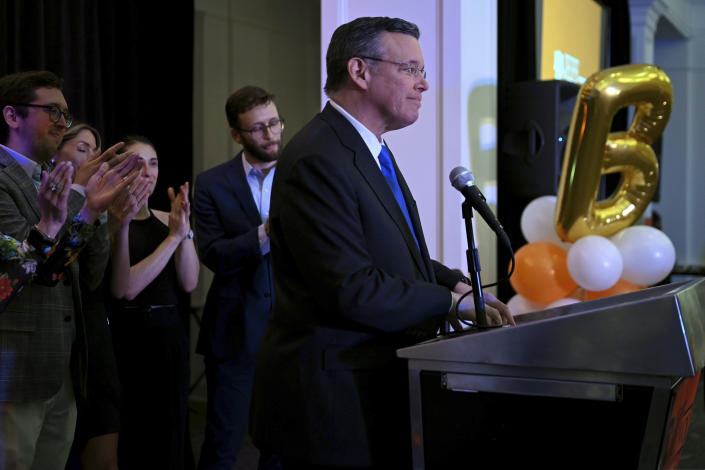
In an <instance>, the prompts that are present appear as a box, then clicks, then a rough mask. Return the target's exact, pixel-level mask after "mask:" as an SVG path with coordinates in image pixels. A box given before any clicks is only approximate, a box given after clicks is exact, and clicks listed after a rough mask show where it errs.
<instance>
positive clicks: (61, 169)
mask: <svg viewBox="0 0 705 470" xmlns="http://www.w3.org/2000/svg"><path fill="white" fill-rule="evenodd" d="M72 176H73V165H71V163H69V162H60V163H59V164H58V165H56V167H55V168H54V170H53V171H52V172H51V174H47V172H46V171H43V172H42V183H41V185H40V186H39V191H38V194H37V195H38V199H39V212H40V219H39V223H37V228H38V229H39V231H41V232H42V233H43V234H45V235H46V236H48V237H49V238H54V237H55V236H56V234H57V233H59V230H61V227H62V226H63V225H64V222H65V221H66V216H67V213H68V207H67V202H68V198H69V193H70V192H71V177H72Z"/></svg>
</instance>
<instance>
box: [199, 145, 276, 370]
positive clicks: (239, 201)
mask: <svg viewBox="0 0 705 470" xmlns="http://www.w3.org/2000/svg"><path fill="white" fill-rule="evenodd" d="M242 158H243V157H242V153H240V154H238V155H237V156H236V157H235V158H233V159H232V160H230V161H228V162H226V163H223V164H222V165H218V166H216V167H214V168H211V169H210V170H207V171H204V172H203V173H201V174H200V175H198V177H197V178H196V187H195V194H194V200H193V208H194V213H195V221H196V225H195V226H196V242H197V244H198V250H199V252H200V257H201V261H202V262H203V264H205V265H206V267H208V269H210V270H211V271H213V273H214V274H215V277H214V278H213V282H212V284H211V287H210V289H209V291H208V296H207V298H206V304H205V307H204V310H203V318H202V321H201V329H200V332H199V335H198V343H197V345H196V351H197V352H198V353H200V354H204V355H205V356H206V357H211V358H215V359H227V358H235V357H238V358H242V357H243V355H246V356H245V357H246V358H249V359H251V360H252V361H254V358H255V354H256V352H257V348H258V346H259V343H260V340H261V339H262V335H263V334H264V329H265V326H266V324H267V319H268V318H269V313H270V312H271V310H272V303H273V292H274V288H273V284H272V267H271V262H270V256H269V254H267V255H265V256H262V252H261V250H260V245H259V239H258V236H257V227H258V226H259V225H261V224H262V221H261V219H260V215H259V212H257V207H256V206H255V202H254V200H253V198H252V192H251V191H250V187H249V186H248V184H247V180H246V177H245V170H244V169H243V166H242Z"/></svg>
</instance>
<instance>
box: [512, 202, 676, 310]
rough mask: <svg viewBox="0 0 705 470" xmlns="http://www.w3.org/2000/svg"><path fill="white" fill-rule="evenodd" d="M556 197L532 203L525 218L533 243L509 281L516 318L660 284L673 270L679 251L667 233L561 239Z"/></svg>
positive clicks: (633, 231) (629, 231)
mask: <svg viewBox="0 0 705 470" xmlns="http://www.w3.org/2000/svg"><path fill="white" fill-rule="evenodd" d="M555 210H556V196H541V197H539V198H537V199H534V200H533V201H531V202H530V203H529V204H528V205H527V206H526V208H525V209H524V211H523V212H522V215H521V231H522V234H523V235H524V238H526V240H527V241H528V243H527V244H526V245H524V246H522V247H521V248H519V249H518V250H517V252H516V254H515V258H516V270H515V273H514V275H513V276H512V278H511V279H510V282H511V285H512V287H513V288H514V290H515V291H516V293H517V295H515V296H514V297H512V298H511V299H510V300H509V302H508V305H509V307H510V308H511V309H512V312H513V313H514V314H515V315H516V314H521V313H527V312H532V311H536V310H541V309H544V308H552V307H557V306H560V305H567V304H571V303H575V302H579V301H581V300H593V299H599V298H601V297H607V296H610V295H616V294H624V293H626V292H632V291H635V290H639V289H643V288H644V287H646V286H650V285H653V284H656V283H658V282H660V281H662V280H664V279H665V278H666V277H668V275H669V273H670V272H671V270H672V269H673V266H674V264H675V260H676V250H675V248H674V246H673V243H672V242H671V240H670V239H669V238H668V236H667V235H666V234H665V233H663V232H662V231H660V230H658V229H656V228H653V227H650V226H646V225H634V226H631V227H627V228H625V229H622V230H620V231H619V232H617V233H616V234H615V235H612V236H611V237H609V238H607V237H603V236H600V235H587V236H584V237H582V238H579V239H578V240H576V241H575V243H566V242H563V241H561V239H560V238H559V237H558V235H557V233H556V229H555V226H554V223H553V221H554V214H555Z"/></svg>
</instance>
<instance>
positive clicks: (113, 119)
mask: <svg viewBox="0 0 705 470" xmlns="http://www.w3.org/2000/svg"><path fill="white" fill-rule="evenodd" d="M193 16H194V5H193V0H178V1H175V2H168V3H165V2H155V1H137V0H0V76H2V75H6V74H9V73H13V72H19V71H25V70H37V69H46V70H51V71H52V72H54V73H56V74H57V75H59V76H61V77H63V78H64V95H65V96H66V100H67V101H68V104H69V109H70V111H71V112H72V114H73V115H74V116H75V117H76V119H79V120H82V121H86V122H88V123H90V124H93V125H94V126H95V127H96V128H97V129H98V130H99V131H100V132H101V133H102V135H103V142H104V145H103V147H104V148H107V147H108V146H110V145H112V144H113V143H115V142H117V141H118V139H120V138H121V137H122V136H123V135H125V134H128V133H138V134H142V135H145V136H147V137H148V138H150V139H151V140H152V142H153V143H154V145H155V147H156V150H157V153H158V156H159V171H160V173H159V182H158V185H157V189H156V191H155V194H154V195H153V196H152V199H151V200H150V205H151V206H152V207H156V208H160V209H167V208H168V198H167V196H166V188H167V187H169V186H178V185H180V184H182V183H183V182H184V181H191V179H192V174H191V172H192V154H193V150H192V147H193V145H192V127H193V122H192V115H193V112H192V110H193V103H192V101H193V99H192V96H193V24H194V22H193Z"/></svg>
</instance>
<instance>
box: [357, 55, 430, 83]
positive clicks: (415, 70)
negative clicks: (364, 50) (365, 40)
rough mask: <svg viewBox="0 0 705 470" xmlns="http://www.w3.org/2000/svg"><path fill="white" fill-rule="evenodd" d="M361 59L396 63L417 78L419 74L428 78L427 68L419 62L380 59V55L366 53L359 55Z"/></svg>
mask: <svg viewBox="0 0 705 470" xmlns="http://www.w3.org/2000/svg"><path fill="white" fill-rule="evenodd" d="M359 57H360V58H361V59H367V60H376V61H377V62H386V63H388V64H394V65H398V66H399V67H401V68H402V70H403V71H404V72H406V73H408V74H409V75H411V76H412V77H414V78H416V77H418V76H419V75H420V76H421V78H423V79H425V78H426V70H425V68H422V67H419V65H418V64H407V63H406V62H395V61H393V60H387V59H380V58H379V57H368V56H365V55H361V56H359Z"/></svg>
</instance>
